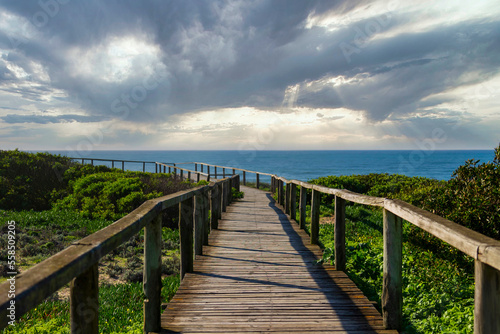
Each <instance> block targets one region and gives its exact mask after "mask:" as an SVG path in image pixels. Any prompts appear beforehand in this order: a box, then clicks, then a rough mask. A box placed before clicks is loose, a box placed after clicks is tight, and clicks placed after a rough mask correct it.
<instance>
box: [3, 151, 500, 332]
mask: <svg viewBox="0 0 500 334" xmlns="http://www.w3.org/2000/svg"><path fill="white" fill-rule="evenodd" d="M436 154H438V153H436ZM310 182H311V183H314V184H319V185H324V186H327V187H331V188H340V189H348V190H351V191H355V192H358V193H363V194H367V195H371V196H378V197H386V198H398V199H402V200H404V201H406V202H409V203H411V204H413V205H416V206H419V207H422V208H424V209H426V210H428V211H431V212H433V213H436V214H438V215H440V216H442V217H445V218H447V219H450V220H452V221H454V222H456V223H459V224H462V225H464V226H466V227H468V228H471V229H473V230H475V231H478V232H480V233H483V234H485V235H488V236H490V237H493V238H496V239H499V238H500V209H499V208H500V193H499V192H500V147H498V148H496V149H495V158H494V160H493V161H492V162H485V163H480V162H479V161H474V160H469V161H467V162H466V163H465V164H464V165H463V166H460V167H459V168H458V169H457V170H456V171H455V172H454V173H453V175H452V177H451V179H450V180H449V181H438V180H434V179H428V178H422V177H407V176H404V175H389V174H368V175H351V176H327V177H321V178H318V179H315V180H311V181H310ZM192 186H193V184H192V183H190V182H186V181H184V182H181V181H179V180H177V179H175V178H174V177H172V175H170V174H149V173H141V172H124V171H121V170H118V169H112V168H108V167H105V166H89V165H81V164H77V163H74V162H72V161H71V160H70V159H68V158H66V157H62V156H56V155H50V154H45V153H38V154H30V153H24V152H20V151H17V150H16V151H0V217H1V224H0V230H1V232H2V233H1V237H0V238H1V239H2V241H0V242H1V243H2V244H6V239H5V238H6V233H5V231H6V229H7V226H6V222H7V221H9V220H13V221H15V222H16V242H17V245H16V249H17V254H16V255H17V258H16V262H17V266H18V267H17V268H18V270H20V271H23V270H26V269H27V268H29V267H31V266H33V265H34V264H37V263H39V262H41V261H43V260H44V259H46V258H47V257H49V256H51V255H53V254H55V253H57V252H59V251H61V250H62V249H64V248H65V247H67V246H68V245H70V244H71V243H72V242H74V241H75V240H78V239H80V238H82V237H84V236H86V235H89V234H91V233H94V232H96V231H98V230H100V229H102V228H103V227H106V226H107V225H109V224H111V223H112V222H113V221H114V220H116V219H119V218H120V217H122V216H124V215H126V214H127V213H129V212H130V211H132V210H133V209H135V208H136V207H137V206H139V205H140V204H141V203H142V202H144V201H145V200H147V199H150V198H154V197H158V196H162V195H166V194H169V193H173V192H176V191H179V190H182V189H186V188H189V187H192ZM242 195H243V194H241V193H240V194H237V193H234V196H238V197H241V196H242ZM309 196H310V194H309ZM322 196H323V197H322V205H321V208H320V210H321V217H322V219H321V222H322V224H321V226H320V243H321V246H322V247H323V248H324V256H323V260H322V261H324V262H330V261H333V260H334V254H333V251H332V248H333V234H334V225H333V224H332V217H333V215H334V210H335V208H334V205H333V203H334V200H333V197H331V196H329V195H322ZM308 209H309V210H310V208H308ZM171 210H173V211H169V212H167V213H166V214H165V217H166V218H168V219H165V220H164V221H165V225H164V226H163V231H162V233H163V243H164V244H163V268H162V272H163V274H164V275H163V289H162V297H163V299H164V301H167V300H169V299H170V298H171V297H172V296H173V294H174V293H175V291H176V289H177V287H178V285H179V276H178V268H179V255H178V251H179V233H178V230H177V217H178V212H176V209H175V208H174V209H171ZM308 217H310V212H309V213H308ZM308 219H309V218H308ZM308 228H309V225H307V226H306V229H308ZM403 233H404V244H403V280H404V282H403V294H404V296H403V298H404V302H403V305H404V310H403V312H404V332H405V333H471V332H472V331H473V309H474V276H473V261H472V259H470V258H467V257H466V256H465V255H463V254H461V253H460V252H458V251H457V250H455V249H453V248H452V247H450V246H448V245H446V244H445V243H443V242H441V241H439V240H438V239H436V238H434V237H432V236H431V235H429V234H428V233H426V232H423V231H422V230H420V229H418V228H416V227H414V226H413V225H411V224H409V223H406V222H404V223H403ZM4 239H5V240H4ZM346 242H347V270H346V272H347V274H348V275H349V276H350V277H351V279H352V280H353V281H354V282H355V283H356V284H357V285H358V286H359V287H360V288H361V289H362V290H363V292H364V293H365V294H366V295H367V297H368V298H369V299H371V300H373V301H376V302H378V304H379V305H380V298H381V292H382V291H381V289H382V263H383V256H382V254H383V252H382V251H383V240H382V211H381V209H380V208H371V207H367V206H361V205H357V204H347V206H346ZM143 247H144V245H143V234H142V233H140V234H137V235H136V236H134V237H133V238H132V239H130V240H128V241H127V242H126V243H125V244H123V245H122V246H121V247H119V248H118V249H116V250H115V251H113V252H112V253H110V254H108V255H107V256H105V257H104V258H103V259H102V261H101V262H100V264H99V273H100V284H101V287H100V290H99V300H100V306H99V307H100V309H99V314H100V317H99V328H100V331H101V332H102V333H142V319H143V315H142V303H143V299H144V296H143V293H142V284H141V281H142V254H143V251H144V249H143ZM6 260H7V251H6V250H5V249H4V248H0V261H1V266H0V275H2V276H4V275H5V274H6V272H7V269H6V268H5V267H4V264H5V263H6ZM3 280H5V278H3ZM65 291H67V288H66V289H62V290H61V291H59V293H57V294H55V295H53V296H51V297H50V298H48V299H47V300H46V301H44V302H43V303H42V304H40V305H39V306H37V307H36V308H35V309H33V310H31V311H30V312H28V313H27V314H26V315H25V316H23V317H22V319H21V320H20V321H19V322H18V324H17V325H16V326H15V327H9V328H8V329H5V330H3V331H2V333H69V325H68V322H69V305H68V301H67V296H66V293H65ZM123 300H127V303H126V305H124V304H123ZM117 305H119V306H117Z"/></svg>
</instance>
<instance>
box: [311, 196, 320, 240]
mask: <svg viewBox="0 0 500 334" xmlns="http://www.w3.org/2000/svg"><path fill="white" fill-rule="evenodd" d="M320 201H321V193H320V192H319V191H317V190H314V189H313V191H312V201H311V244H313V245H317V244H318V242H319V205H320Z"/></svg>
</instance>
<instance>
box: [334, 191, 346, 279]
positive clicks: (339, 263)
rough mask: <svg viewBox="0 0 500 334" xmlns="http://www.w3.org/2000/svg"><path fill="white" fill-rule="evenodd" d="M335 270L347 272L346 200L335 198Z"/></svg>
mask: <svg viewBox="0 0 500 334" xmlns="http://www.w3.org/2000/svg"><path fill="white" fill-rule="evenodd" d="M334 234H335V238H334V242H335V269H336V270H340V271H345V264H346V255H345V199H343V198H341V197H339V196H335V232H334Z"/></svg>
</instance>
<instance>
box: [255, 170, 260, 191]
mask: <svg viewBox="0 0 500 334" xmlns="http://www.w3.org/2000/svg"><path fill="white" fill-rule="evenodd" d="M255 175H256V176H257V185H256V186H257V189H259V188H260V175H259V173H256V174H255Z"/></svg>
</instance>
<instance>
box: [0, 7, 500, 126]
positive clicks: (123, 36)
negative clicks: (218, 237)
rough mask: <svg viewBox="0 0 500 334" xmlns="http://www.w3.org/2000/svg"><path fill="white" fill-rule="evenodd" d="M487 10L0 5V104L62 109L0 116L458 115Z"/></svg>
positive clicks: (495, 25) (471, 81) (490, 43)
mask: <svg viewBox="0 0 500 334" xmlns="http://www.w3.org/2000/svg"><path fill="white" fill-rule="evenodd" d="M397 3H398V2H396V4H397ZM493 5H494V2H493V1H492V2H491V4H490V3H489V2H485V3H484V4H477V6H472V3H471V4H469V3H467V4H463V5H462V6H452V5H450V6H449V7H450V8H443V6H442V4H432V5H431V4H430V3H429V2H425V3H421V2H417V1H408V2H405V3H404V4H403V3H399V6H398V7H396V5H394V3H393V2H390V3H387V2H386V1H361V0H360V1H303V0H263V1H243V0H234V1H223V0H214V1H200V0H185V1H173V0H170V1H160V0H146V1H140V2H139V1H134V0H109V1H105V2H103V1H98V0H88V1H62V0H45V1H40V2H36V1H34V2H24V1H9V0H0V8H1V11H0V12H1V14H0V19H1V20H2V22H1V23H0V54H1V56H0V90H1V92H2V95H9V96H12V97H16V98H18V99H19V100H20V101H21V102H19V104H18V105H17V106H16V105H14V104H13V103H12V102H11V101H12V99H9V109H10V110H15V108H16V107H18V108H22V106H23V105H26V104H29V103H35V104H37V107H38V109H40V110H43V109H50V108H53V107H54V106H57V107H58V109H57V110H58V114H59V113H63V114H64V115H60V116H38V115H37V116H26V115H15V114H9V115H7V116H3V118H2V120H3V121H4V122H5V123H7V124H15V123H35V124H48V123H61V122H94V123H96V122H100V121H103V120H110V119H115V120H116V121H119V122H131V123H138V124H145V125H149V124H150V125H152V124H163V123H166V122H169V120H170V119H171V117H172V116H173V115H191V114H196V113H200V112H203V111H213V110H219V111H222V110H227V109H228V108H243V107H253V108H256V110H260V111H263V112H265V111H277V112H280V113H283V114H292V113H293V111H294V108H309V109H322V108H330V109H335V108H343V109H348V110H351V111H352V112H353V113H356V114H357V117H361V118H362V119H363V120H365V121H366V124H374V123H383V122H385V121H390V122H395V123H397V122H402V121H401V120H402V119H406V120H409V119H413V120H415V119H417V117H419V115H421V114H422V113H424V112H427V113H434V114H436V115H437V114H439V110H442V109H446V110H448V111H450V114H446V115H444V114H440V117H442V118H448V117H451V116H450V115H451V113H452V112H457V113H459V112H463V111H464V110H463V108H462V107H461V106H463V101H462V100H463V96H458V95H457V94H449V92H450V91H454V90H456V89H458V88H461V87H468V86H474V85H477V84H478V83H481V82H485V81H488V80H491V79H492V78H495V77H498V76H499V75H500V73H499V69H500V66H499V65H500V42H499V41H500V21H499V20H498V18H497V15H496V14H498V10H497V12H495V10H494V8H495V7H494V6H493ZM481 6H483V7H481ZM445 9H446V20H445V19H444V18H443V15H442V14H440V13H442V11H443V10H445ZM469 12H470V13H471V14H470V15H468V13H469ZM62 105H64V106H65V107H67V109H64V108H62V107H61V106H62ZM444 105H446V106H444ZM4 107H5V106H4ZM64 110H66V111H64ZM73 110H78V111H79V112H82V113H83V114H84V115H77V114H75V113H74V111H73ZM433 110H434V111H433ZM320 112H321V111H320ZM317 113H318V111H315V112H314V111H313V112H312V113H311V115H313V116H314V115H316V114H317ZM263 114H264V113H263ZM263 114H262V115H263ZM256 117H259V116H256ZM261 117H262V116H261ZM337 117H338V116H335V115H334V116H330V118H329V119H330V120H335V119H337ZM457 117H458V116H457ZM461 117H465V116H463V115H462V116H461ZM430 119H437V118H436V117H435V116H433V117H431V118H430ZM324 120H325V121H327V120H328V119H327V117H325V119H324ZM366 126H368V125H366ZM401 127H402V128H404V125H401Z"/></svg>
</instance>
